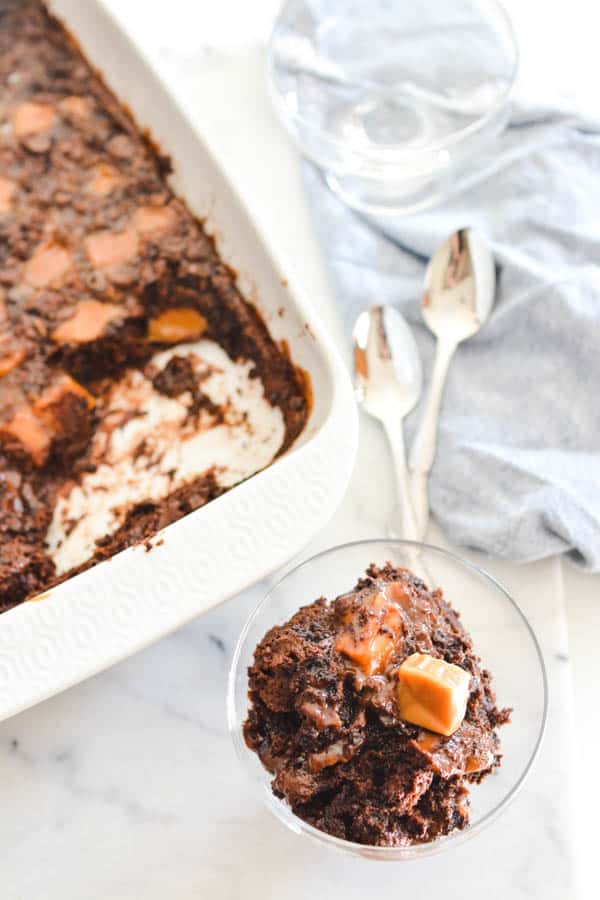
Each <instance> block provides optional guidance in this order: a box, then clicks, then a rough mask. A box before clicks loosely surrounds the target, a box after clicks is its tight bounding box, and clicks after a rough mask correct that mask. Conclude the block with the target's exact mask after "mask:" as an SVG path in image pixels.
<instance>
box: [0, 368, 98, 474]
mask: <svg viewBox="0 0 600 900" xmlns="http://www.w3.org/2000/svg"><path fill="white" fill-rule="evenodd" d="M72 398H80V399H83V400H84V401H85V407H84V409H85V408H86V407H87V410H88V411H89V410H91V409H93V407H94V404H95V400H94V398H93V396H92V395H91V394H90V393H89V391H87V390H86V389H85V388H84V387H83V385H81V384H79V382H77V381H75V379H74V378H71V376H70V375H61V376H59V378H58V379H57V380H56V381H55V382H54V384H51V385H50V386H49V387H47V388H46V389H45V390H44V391H43V392H42V393H41V394H40V396H39V397H38V398H37V400H36V401H35V402H34V403H33V404H32V405H31V406H22V407H21V408H20V409H18V410H17V411H16V413H15V414H14V415H13V417H12V419H11V420H10V421H9V422H8V423H6V424H5V425H3V426H2V427H1V428H0V440H2V441H3V442H4V443H6V444H8V445H9V446H10V447H11V448H12V447H14V445H15V444H16V445H17V446H18V447H19V448H20V449H21V450H22V451H25V453H27V454H28V455H29V456H30V457H31V460H32V462H33V464H34V465H35V466H38V467H40V466H43V465H44V463H45V462H46V460H47V458H48V455H49V453H50V449H51V446H52V442H53V441H54V440H55V439H56V438H58V437H59V436H60V435H61V434H63V432H64V428H65V422H64V421H63V416H62V414H61V407H62V404H63V403H66V402H68V401H69V399H71V400H72ZM77 438H78V435H77V434H75V433H74V431H73V433H72V434H70V435H69V439H70V440H71V441H76V440H77Z"/></svg>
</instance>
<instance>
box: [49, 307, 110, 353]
mask: <svg viewBox="0 0 600 900" xmlns="http://www.w3.org/2000/svg"><path fill="white" fill-rule="evenodd" d="M122 315H123V310H122V308H121V307H120V306H117V305H116V304H115V303H101V302H100V301H99V300H81V301H80V302H79V303H78V304H77V306H76V307H75V313H74V314H73V315H72V316H71V317H70V318H69V319H66V320H65V321H64V322H61V324H60V325H59V326H58V327H57V328H55V329H54V331H53V332H52V340H53V341H55V342H56V343H57V344H68V343H73V344H85V343H87V342H88V341H94V340H96V338H99V337H100V335H102V334H103V333H104V330H105V329H106V326H107V325H108V323H109V322H112V321H113V319H118V318H120V317H122Z"/></svg>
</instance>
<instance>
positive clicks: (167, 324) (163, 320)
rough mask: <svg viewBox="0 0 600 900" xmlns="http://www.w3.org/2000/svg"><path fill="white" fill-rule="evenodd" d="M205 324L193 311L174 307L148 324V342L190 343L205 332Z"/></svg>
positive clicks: (204, 320) (202, 318) (201, 317)
mask: <svg viewBox="0 0 600 900" xmlns="http://www.w3.org/2000/svg"><path fill="white" fill-rule="evenodd" d="M206 327H207V322H206V319H205V318H204V316H201V315H200V313H199V312H196V310H195V309H188V308H187V307H182V306H176V307H173V309H167V310H166V311H165V312H163V313H161V314H160V316H157V317H156V319H150V321H149V322H148V340H150V341H156V342H157V343H161V344H177V343H179V341H192V340H195V339H196V338H199V337H200V335H202V334H204V332H205V331H206Z"/></svg>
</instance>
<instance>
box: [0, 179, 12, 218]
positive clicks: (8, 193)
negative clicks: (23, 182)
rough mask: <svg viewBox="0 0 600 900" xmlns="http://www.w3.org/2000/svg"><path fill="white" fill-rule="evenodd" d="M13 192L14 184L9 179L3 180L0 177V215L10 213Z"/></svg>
mask: <svg viewBox="0 0 600 900" xmlns="http://www.w3.org/2000/svg"><path fill="white" fill-rule="evenodd" d="M14 192H15V183H14V181H11V180H10V178H4V177H3V176H2V175H0V213H6V212H10V210H11V209H12V205H13V204H12V198H13V194H14Z"/></svg>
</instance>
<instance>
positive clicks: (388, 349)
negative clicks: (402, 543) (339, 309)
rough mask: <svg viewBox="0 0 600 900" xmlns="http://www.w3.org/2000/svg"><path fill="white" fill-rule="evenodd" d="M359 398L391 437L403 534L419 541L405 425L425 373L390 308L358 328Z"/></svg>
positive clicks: (363, 317) (363, 319) (369, 313)
mask: <svg viewBox="0 0 600 900" xmlns="http://www.w3.org/2000/svg"><path fill="white" fill-rule="evenodd" d="M353 337H354V371H355V388H356V397H357V400H358V402H359V403H360V404H361V406H362V407H363V409H364V410H365V411H366V412H367V413H369V415H371V416H373V418H375V419H378V420H379V421H380V422H381V424H382V425H383V427H384V429H385V432H386V434H387V437H388V440H389V443H390V448H391V451H392V456H393V459H394V467H395V470H396V484H397V491H398V501H399V523H398V524H399V531H400V534H401V536H402V537H403V538H406V539H407V540H412V541H414V540H417V529H416V520H415V516H414V512H413V509H412V504H411V499H410V486H409V481H408V470H407V466H406V454H405V451H404V434H403V426H402V420H403V419H404V417H405V416H407V415H408V413H409V412H410V411H411V410H412V409H413V408H414V406H415V405H416V403H417V402H418V400H419V397H420V396H421V388H422V383H423V372H422V369H421V360H420V357H419V353H418V351H417V345H416V343H415V339H414V337H413V335H412V332H411V330H410V328H409V327H408V325H407V324H406V321H405V320H404V318H403V317H402V316H401V315H400V313H399V312H398V311H397V310H395V309H394V308H393V307H391V306H373V307H371V309H369V310H366V311H365V312H363V313H361V314H360V316H359V317H358V319H357V320H356V324H355V326H354V332H353Z"/></svg>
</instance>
